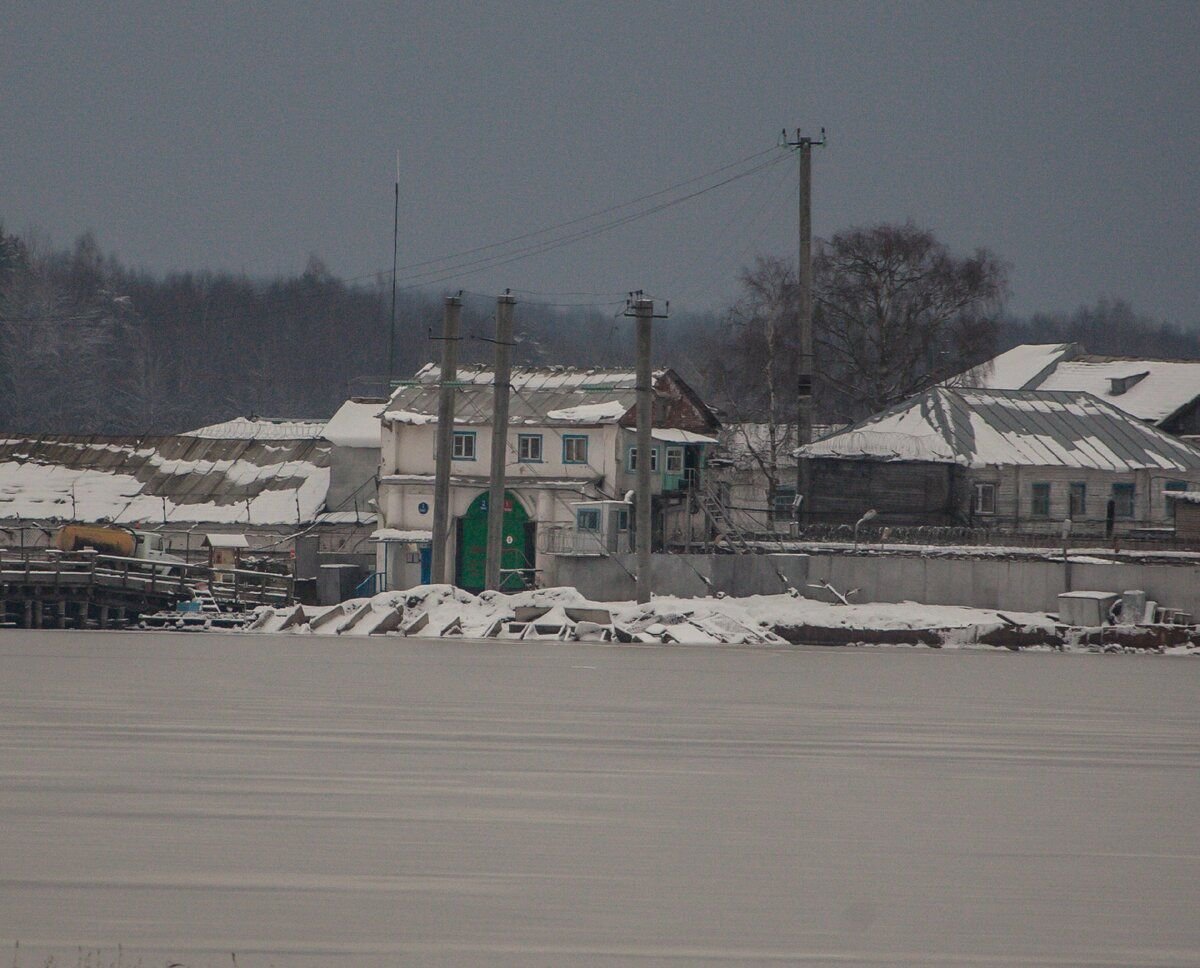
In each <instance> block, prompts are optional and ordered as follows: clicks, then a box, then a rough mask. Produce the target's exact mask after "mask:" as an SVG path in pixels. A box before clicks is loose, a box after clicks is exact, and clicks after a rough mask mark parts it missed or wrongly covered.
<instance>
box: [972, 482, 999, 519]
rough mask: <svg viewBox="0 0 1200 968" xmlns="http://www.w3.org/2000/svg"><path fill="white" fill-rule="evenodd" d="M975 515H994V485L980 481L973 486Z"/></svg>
mask: <svg viewBox="0 0 1200 968" xmlns="http://www.w3.org/2000/svg"><path fill="white" fill-rule="evenodd" d="M975 513H976V514H995V513H996V485H995V484H992V483H989V482H985V481H980V482H978V483H976V485H975Z"/></svg>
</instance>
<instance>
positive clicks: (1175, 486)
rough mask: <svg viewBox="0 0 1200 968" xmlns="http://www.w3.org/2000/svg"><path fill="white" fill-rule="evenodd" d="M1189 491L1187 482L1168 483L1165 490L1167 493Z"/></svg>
mask: <svg viewBox="0 0 1200 968" xmlns="http://www.w3.org/2000/svg"><path fill="white" fill-rule="evenodd" d="M1187 489H1188V482H1187V481H1167V486H1166V487H1165V488H1164V490H1167V491H1186V490H1187Z"/></svg>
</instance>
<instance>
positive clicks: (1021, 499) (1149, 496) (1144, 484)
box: [963, 466, 1200, 534]
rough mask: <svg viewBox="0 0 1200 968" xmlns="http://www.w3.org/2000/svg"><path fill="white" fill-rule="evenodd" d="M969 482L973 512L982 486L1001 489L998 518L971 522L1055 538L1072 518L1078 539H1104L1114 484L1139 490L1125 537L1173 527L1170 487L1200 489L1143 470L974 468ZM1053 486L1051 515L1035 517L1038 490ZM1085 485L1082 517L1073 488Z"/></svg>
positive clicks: (1122, 526)
mask: <svg viewBox="0 0 1200 968" xmlns="http://www.w3.org/2000/svg"><path fill="white" fill-rule="evenodd" d="M965 477H966V479H967V480H968V481H969V486H968V488H967V491H968V498H967V503H965V504H963V507H964V509H967V508H971V503H970V501H971V499H972V498H973V495H974V484H975V483H976V482H988V483H995V484H996V485H997V487H996V513H995V514H993V515H985V514H978V513H975V512H974V511H973V510H972V512H971V515H970V517H971V522H972V524H974V525H977V526H980V527H997V528H1004V529H1006V530H1015V531H1028V532H1043V533H1046V532H1051V531H1057V530H1058V529H1059V528H1061V525H1062V522H1063V520H1064V519H1065V518H1067V517H1071V518H1072V526H1073V529H1074V531H1075V533H1084V534H1087V533H1102V532H1103V531H1104V527H1105V518H1106V515H1107V510H1108V499H1109V498H1110V497H1111V496H1112V486H1113V484H1114V483H1126V484H1133V485H1134V514H1133V516H1132V517H1127V518H1126V517H1121V518H1117V520H1116V522H1115V530H1116V531H1117V532H1118V533H1120V532H1123V531H1128V530H1130V529H1131V528H1144V527H1169V526H1170V523H1171V516H1172V515H1171V508H1170V506H1169V503H1170V502H1169V501H1168V500H1167V499H1166V498H1165V497H1164V496H1163V491H1164V490H1166V488H1167V485H1168V483H1169V482H1172V481H1181V480H1182V481H1185V482H1186V483H1187V484H1188V487H1189V489H1190V488H1193V487H1195V488H1197V489H1200V485H1197V484H1194V483H1192V482H1190V481H1187V479H1186V478H1183V477H1180V476H1179V475H1177V474H1172V473H1169V472H1164V471H1150V470H1139V471H1129V472H1125V473H1117V472H1114V471H1102V470H1091V469H1082V468H1070V467H1014V466H1005V467H983V468H970V469H969V470H967V472H966V474H965ZM1035 483H1044V484H1049V485H1050V513H1049V514H1048V515H1045V516H1040V517H1038V516H1035V515H1034V514H1033V485H1034V484H1035ZM1074 483H1081V484H1084V485H1085V487H1086V501H1085V507H1084V513H1083V514H1082V515H1078V514H1076V515H1071V512H1070V495H1071V485H1072V484H1074Z"/></svg>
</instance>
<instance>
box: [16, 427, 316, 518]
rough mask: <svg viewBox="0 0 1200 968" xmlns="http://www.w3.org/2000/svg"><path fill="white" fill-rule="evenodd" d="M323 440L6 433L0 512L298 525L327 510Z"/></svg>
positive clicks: (52, 515) (27, 515) (43, 516)
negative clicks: (12, 435)
mask: <svg viewBox="0 0 1200 968" xmlns="http://www.w3.org/2000/svg"><path fill="white" fill-rule="evenodd" d="M329 454H330V445H329V444H328V443H326V442H324V441H321V440H310V439H304V440H248V439H215V438H205V437H196V436H190V435H179V436H174V437H70V436H58V435H55V436H44V437H8V438H4V439H0V519H5V520H12V519H16V518H21V519H25V520H29V519H33V520H43V521H45V520H77V521H96V520H99V519H101V518H107V519H109V520H111V521H114V522H117V523H120V524H136V523H138V522H148V523H153V524H162V523H163V522H164V519H165V521H166V523H168V524H173V523H180V524H243V525H266V524H274V525H282V524H287V525H295V524H297V523H304V522H311V521H313V520H314V519H315V518H316V517H317V516H318V515H319V514H320V513H321V511H322V510H323V509H324V507H325V496H326V493H327V491H328V489H329Z"/></svg>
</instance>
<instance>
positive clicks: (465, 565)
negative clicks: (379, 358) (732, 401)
mask: <svg viewBox="0 0 1200 968" xmlns="http://www.w3.org/2000/svg"><path fill="white" fill-rule="evenodd" d="M493 378H494V374H493V372H492V370H491V369H490V368H489V367H485V366H475V367H464V368H461V369H460V370H459V372H458V379H457V381H456V384H455V391H454V398H455V407H454V438H453V441H454V442H453V447H454V451H453V455H452V470H451V494H450V500H451V507H450V515H451V520H452V527H451V536H450V542H451V547H450V548H449V549H448V553H447V555H448V560H449V561H451V562H453V563H454V581H455V584H457V585H458V586H459V587H461V588H464V589H466V590H468V591H476V592H477V591H480V590H482V588H483V585H484V559H485V555H486V546H487V516H488V509H487V503H488V486H489V479H488V475H489V470H490V463H491V448H492V410H493V401H494V388H493ZM438 381H439V370H438V368H437V367H436V366H435V365H434V364H432V363H431V364H428V365H426V366H425V367H424V368H422V369H421V371H420V372H419V373H417V375H416V378H415V379H414V380H412V381H411V382H409V383H407V384H405V385H403V386H401V387H399V388H398V389H397V390H396V391H395V393H394V394H393V395H392V398H391V400H390V401H389V403H388V405H387V407H386V408H385V410H384V413H383V418H382V452H381V457H380V479H379V513H380V518H381V526H380V529H379V531H377V532H376V538H377V540H378V542H379V553H378V568H379V571H380V573H381V577H382V583H383V585H384V587H387V588H409V587H412V586H414V585H417V584H422V583H425V582H428V581H429V564H430V559H431V553H430V542H431V539H432V528H433V490H434V469H435V460H434V457H435V445H436V439H437V409H438ZM635 384H636V380H635V374H634V373H633V371H632V370H599V369H579V368H570V367H535V368H517V369H514V371H513V374H512V381H511V387H512V390H511V393H510V398H509V426H508V441H507V453H508V462H507V466H506V469H505V475H506V479H507V495H506V500H505V516H504V541H505V550H504V556H503V561H502V568H503V570H504V572H505V574H506V576H507V577H506V579H505V586H504V587H505V588H506V589H516V588H521V587H527V586H529V585H532V584H534V583H535V582H537V581H538V580H539V579H540V577H541V576H542V575H543V574H544V573H545V571H546V569H547V565H548V562H549V555H550V554H551V553H552V552H553V551H554V550H556V548H557V547H558V546H557V545H556V543H555V541H554V540H553V539H554V537H555V536H556V534H557V533H558V532H559V531H560V530H574V528H575V526H576V524H577V514H578V513H580V509H579V508H578V507H577V505H579V504H580V503H581V502H596V501H625V500H626V499H627V498H628V497H629V496H630V493H631V492H632V491H633V489H634V487H635V486H636V468H637V460H638V454H637V447H636V432H635V428H636V421H637V413H636V407H635V403H636V396H637V393H636V386H635ZM653 425H654V434H653V436H654V449H653V451H652V453H651V454H650V462H651V469H652V470H653V472H654V477H653V481H654V483H653V488H654V500H653V504H654V525H655V528H654V531H655V540H656V543H658V544H660V545H661V544H662V543H663V542H666V543H672V542H675V541H680V540H683V536H684V535H685V533H687V532H689V531H690V529H691V528H692V527H693V524H694V519H695V510H696V509H695V506H694V502H692V501H690V500H689V495H690V494H691V493H692V492H693V491H694V490H695V489H696V488H697V487H699V486H701V485H702V483H703V477H704V467H705V462H706V457H707V453H708V450H709V449H710V448H711V447H712V446H713V445H714V444H715V443H716V431H717V430H718V428H719V426H720V425H719V422H718V421H717V418H716V417H715V416H714V415H713V413H712V412H711V411H710V410H709V409H708V407H707V406H705V404H704V402H703V401H702V400H701V399H700V398H699V397H698V396H697V395H696V394H695V392H694V391H693V390H692V389H691V388H690V387H689V386H688V385H687V384H686V383H685V382H684V381H683V380H682V379H681V378H680V377H679V375H678V374H676V373H675V372H674V371H673V370H669V369H667V370H659V371H657V372H656V373H655V375H654V418H653ZM630 511H632V509H630ZM582 513H583V514H584V522H585V525H586V524H587V523H588V522H589V521H590V520H591V517H590V514H589V511H588V509H583V511H582ZM631 519H632V513H629V514H628V515H626V516H625V517H622V516H621V515H620V513H619V512H615V513H614V516H613V521H614V524H615V525H616V526H623V527H627V526H628V524H629V523H631Z"/></svg>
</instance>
